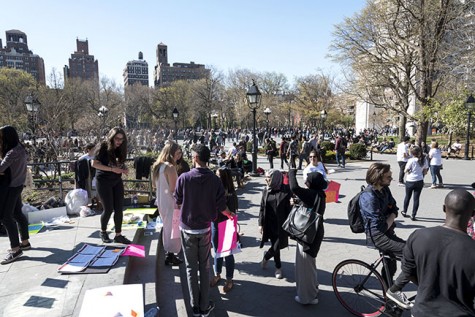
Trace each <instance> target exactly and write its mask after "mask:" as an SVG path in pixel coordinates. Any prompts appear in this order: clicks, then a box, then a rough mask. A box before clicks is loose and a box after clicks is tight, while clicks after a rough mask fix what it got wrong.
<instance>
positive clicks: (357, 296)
mask: <svg viewBox="0 0 475 317" xmlns="http://www.w3.org/2000/svg"><path fill="white" fill-rule="evenodd" d="M387 259H394V257H391V256H390V255H389V254H387V253H385V252H383V251H381V250H379V258H378V259H377V260H376V261H374V262H373V263H371V264H368V263H366V262H364V261H361V260H357V259H348V260H344V261H342V262H340V263H338V264H337V266H336V267H335V269H334V270H333V274H332V286H333V292H334V293H335V295H336V297H337V299H338V301H339V302H340V304H341V305H342V306H343V307H344V308H345V309H346V310H348V311H349V312H350V313H352V314H353V315H355V316H360V317H376V316H380V315H386V316H394V317H395V316H401V315H402V313H403V311H404V310H405V308H403V307H401V306H399V305H398V304H396V303H395V302H393V301H391V300H389V299H388V298H387V297H386V291H387V289H388V286H387V285H386V280H387V281H392V279H391V278H390V277H389V270H388V264H387V262H386V260H387ZM381 263H382V264H383V266H384V268H385V271H386V275H387V278H386V280H385V279H383V277H382V276H381V274H380V273H379V272H378V271H377V270H376V269H377V268H378V267H379V266H380V265H381ZM390 286H391V285H389V287H390ZM414 298H415V296H413V297H411V298H409V300H410V301H412V300H413V299H414Z"/></svg>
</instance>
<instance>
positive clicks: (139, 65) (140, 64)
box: [123, 52, 148, 87]
mask: <svg viewBox="0 0 475 317" xmlns="http://www.w3.org/2000/svg"><path fill="white" fill-rule="evenodd" d="M123 76H124V87H127V86H132V85H134V84H135V83H139V84H142V85H144V86H148V63H147V61H145V60H144V59H143V53H142V52H139V59H138V60H134V61H129V62H128V63H127V65H126V66H125V68H124V73H123Z"/></svg>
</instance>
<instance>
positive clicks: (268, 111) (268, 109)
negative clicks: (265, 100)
mask: <svg viewBox="0 0 475 317" xmlns="http://www.w3.org/2000/svg"><path fill="white" fill-rule="evenodd" d="M264 113H265V115H266V121H267V122H266V123H267V125H266V134H267V137H269V135H270V134H269V115H270V114H271V113H272V110H270V108H269V107H267V108H266V109H265V110H264Z"/></svg>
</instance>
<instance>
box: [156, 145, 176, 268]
mask: <svg viewBox="0 0 475 317" xmlns="http://www.w3.org/2000/svg"><path fill="white" fill-rule="evenodd" d="M181 155H182V153H181V150H180V147H179V146H178V144H176V143H175V142H168V143H167V144H165V146H164V147H163V149H162V150H161V151H160V154H159V155H158V158H157V160H156V161H155V163H154V164H153V166H152V184H153V185H154V186H155V188H156V201H155V205H156V206H157V207H158V212H159V213H160V217H161V218H162V221H163V228H162V240H163V248H164V249H165V252H166V254H167V255H166V258H165V265H172V266H173V265H179V264H181V263H182V262H183V261H182V260H180V259H179V258H178V257H177V256H176V255H175V253H178V252H180V250H181V240H180V236H179V235H177V237H176V238H174V237H172V229H173V230H180V229H179V228H172V227H173V213H174V210H175V209H177V206H176V204H175V198H174V197H173V193H174V192H175V185H176V180H177V178H178V174H177V169H176V161H177V160H178V159H179V158H180V157H181Z"/></svg>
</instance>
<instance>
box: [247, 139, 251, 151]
mask: <svg viewBox="0 0 475 317" xmlns="http://www.w3.org/2000/svg"><path fill="white" fill-rule="evenodd" d="M246 152H252V141H249V142H247V143H246Z"/></svg>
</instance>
